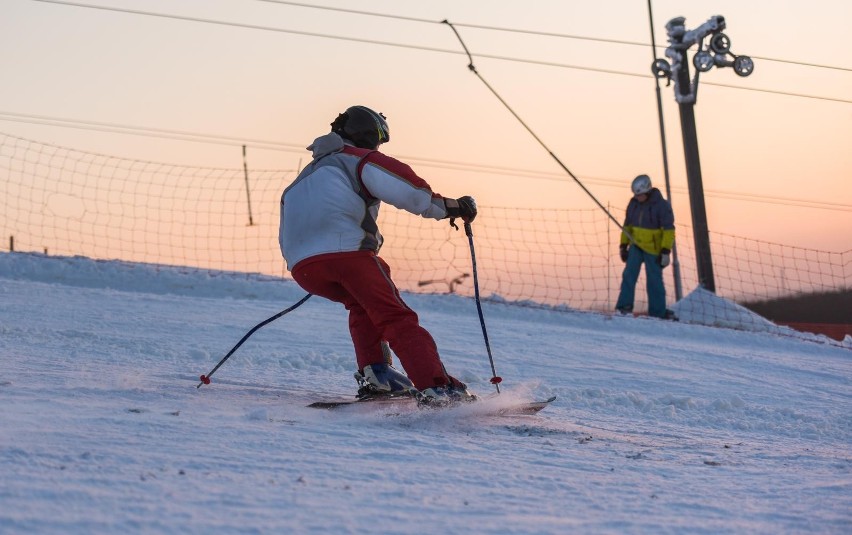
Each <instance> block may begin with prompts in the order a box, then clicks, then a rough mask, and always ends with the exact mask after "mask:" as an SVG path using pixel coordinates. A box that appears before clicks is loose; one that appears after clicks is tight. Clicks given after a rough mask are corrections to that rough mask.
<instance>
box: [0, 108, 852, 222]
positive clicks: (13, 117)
mask: <svg viewBox="0 0 852 535" xmlns="http://www.w3.org/2000/svg"><path fill="white" fill-rule="evenodd" d="M0 121H9V122H17V123H26V124H35V125H45V126H58V127H62V128H74V129H79V130H88V131H100V132H107V133H118V134H125V135H137V136H144V137H154V138H161V139H172V140H177V141H188V142H194V143H209V144H215V145H226V146H233V145H247V146H249V147H252V148H256V149H263V150H274V151H282V152H292V153H299V154H301V153H304V152H305V150H306V149H305V148H304V147H302V146H301V145H298V144H295V143H285V142H280V141H270V140H263V139H256V138H242V137H232V136H222V135H215V134H202V133H198V132H188V131H183V130H169V129H163V128H150V127H144V126H133V125H127V124H119V123H106V122H97V121H82V120H77V119H68V118H61V117H50V116H46V115H30V114H23V113H14V112H7V111H1V110H0ZM399 157H400V158H401V159H404V160H406V161H410V162H412V163H414V164H418V165H423V166H425V167H433V168H438V169H450V170H454V171H463V172H469V173H488V174H489V175H502V176H508V177H519V176H522V177H524V178H529V179H533V180H550V181H554V182H565V181H566V178H565V175H563V174H561V173H551V172H547V171H537V170H531V169H522V168H517V167H506V166H495V165H485V164H478V163H470V162H455V161H451V160H441V159H434V158H423V157H420V156H406V155H400V156H399ZM582 178H583V180H585V181H586V182H588V183H591V184H598V185H601V186H605V187H613V188H620V189H622V188H624V181H623V180H622V179H616V178H604V177H593V176H582ZM673 189H674V190H676V191H678V192H684V191H686V189H685V188H682V187H674V188H673ZM705 194H706V195H707V196H708V197H719V198H724V199H729V200H738V201H745V202H755V203H762V204H775V205H783V206H792V207H799V208H814V209H818V210H833V211H843V212H849V211H852V205H849V204H842V203H833V202H827V201H816V200H808V199H798V198H797V199H792V198H787V197H774V196H767V195H758V194H752V193H737V192H731V191H724V190H710V189H708V190H705Z"/></svg>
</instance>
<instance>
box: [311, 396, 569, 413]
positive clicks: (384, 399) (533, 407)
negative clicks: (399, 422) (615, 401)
mask: <svg viewBox="0 0 852 535" xmlns="http://www.w3.org/2000/svg"><path fill="white" fill-rule="evenodd" d="M496 399H497V398H496V397H494V396H492V397H488V398H484V399H481V400H479V401H474V402H472V403H461V404H459V405H452V406H449V407H441V408H438V410H443V409H454V408H465V407H471V410H473V411H475V412H477V413H480V412H483V413H487V414H489V415H495V416H507V415H519V414H536V413H537V412H539V411H540V410H542V409H544V408H545V407H547V406H548V405H550V404H551V403H553V402H554V401H555V400H556V396H553V397H551V398H548V399H546V400H542V401H519V402H512V403H510V404H508V405H503V404H497V405H495V406H493V407H492V406H491V405H494V401H495V400H496ZM489 402H490V403H489ZM400 403H404V404H408V403H411V404H416V403H417V401H416V400H415V399H414V397H413V396H408V395H401V396H373V397H369V398H362V399H358V398H352V399H332V400H323V401H315V402H313V403H311V404H309V405H308V407H310V408H312V409H327V410H334V409H340V408H343V407H349V406H352V405H382V406H386V405H394V404H400Z"/></svg>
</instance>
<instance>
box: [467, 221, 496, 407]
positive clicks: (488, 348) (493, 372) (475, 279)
mask: <svg viewBox="0 0 852 535" xmlns="http://www.w3.org/2000/svg"><path fill="white" fill-rule="evenodd" d="M464 233H465V234H467V241H468V242H469V243H470V259H471V261H472V262H473V292H474V296H475V297H476V311H477V312H479V324H480V325H482V336H483V338H485V350H486V351H487V352H488V360H489V362H491V384H493V385H494V388H496V389H497V393H498V394H499V393H500V383H501V382H503V378H502V377H499V376H498V375H497V370H496V369H495V368H494V357H493V356H492V355H491V344H489V343H488V331H486V330H485V318H484V317H483V316H482V303H480V301H479V276H478V275H477V273H476V251H475V250H474V248H473V228H472V227H471V226H470V223H468V222H467V221H465V223H464Z"/></svg>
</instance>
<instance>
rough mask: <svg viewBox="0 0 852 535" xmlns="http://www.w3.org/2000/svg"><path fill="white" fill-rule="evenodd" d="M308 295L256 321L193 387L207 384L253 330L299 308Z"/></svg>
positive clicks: (309, 295)
mask: <svg viewBox="0 0 852 535" xmlns="http://www.w3.org/2000/svg"><path fill="white" fill-rule="evenodd" d="M310 297H311V294H308V295H306V296H305V297H303V298H302V299H301V300H300V301H299V302H298V303H296V304H295V305H293V306H291V307H290V308H287V309H285V310H282V311H281V312H279V313H278V314H275V315H274V316H272V317H271V318H268V319H265V320H263V321H261V322H260V323H258V324H257V325H255V326H254V327H252V329H251V330H250V331H249V332H247V333H246V335H245V336H243V337H242V339H241V340H240V341H239V342H237V345H235V346H234V347H233V349H231V350H230V351H228V354H227V355H225V358H223V359H222V360H220V361H219V364H217V365H216V367H215V368H213V369H212V370H210V373H208V374H207V375H202V376H201V382H200V383H198V386H196V387H195V388H201V385H209V384H210V376H211V375H213V374H214V373H216V370H218V369H219V367H220V366H221V365H222V364H225V361H226V360H228V359H229V358H231V355H233V354H234V351H236V350H237V349H238V348H239V347H240V346H241V345H243V342H245V341H246V340H248V339H249V336H251V335H253V334H254V332H255V331H256V330H258V329H260V328H261V327H263V326H264V325H266V324H268V323H272V322H273V321H275V320H277V319H278V318H280V317H281V316H283V315H284V314H287V313H288V312H292V311H293V310H296V309H297V308H299V307H300V306H301V305H302V303H304V302H305V301H307V300H308V299H309V298H310Z"/></svg>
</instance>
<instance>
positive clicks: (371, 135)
mask: <svg viewBox="0 0 852 535" xmlns="http://www.w3.org/2000/svg"><path fill="white" fill-rule="evenodd" d="M331 131H332V132H334V133H336V134H338V135H339V136H340V137H342V138H345V139H348V140H349V141H351V142H352V143H354V144H355V146H356V147H361V148H362V149H375V148H377V147H378V146H379V145H381V144H382V143H387V142H388V141H390V130H388V123H387V122H385V116H384V115H382V114H381V113H376V112H374V111H373V110H371V109H370V108H368V107H366V106H352V107H350V108H347V109H346V111H345V112H343V113H341V114H340V115H338V116H337V119H335V120H334V122H333V123H331Z"/></svg>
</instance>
